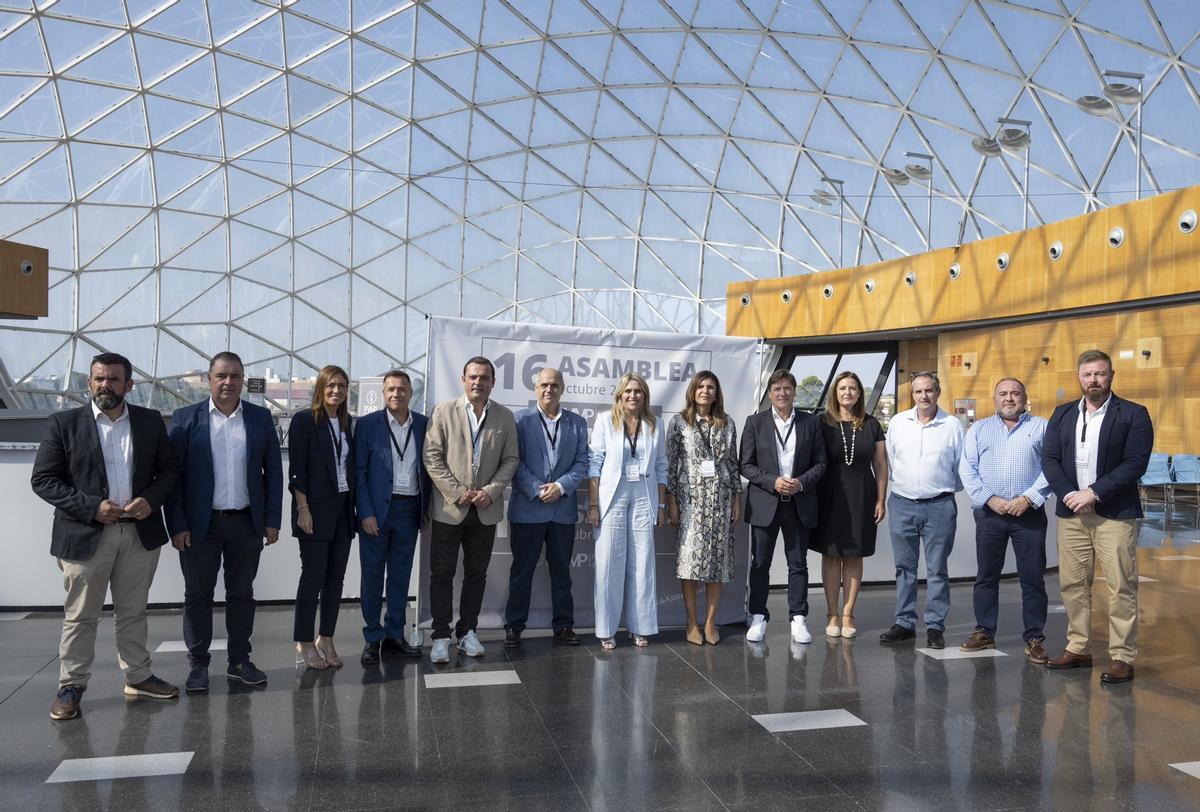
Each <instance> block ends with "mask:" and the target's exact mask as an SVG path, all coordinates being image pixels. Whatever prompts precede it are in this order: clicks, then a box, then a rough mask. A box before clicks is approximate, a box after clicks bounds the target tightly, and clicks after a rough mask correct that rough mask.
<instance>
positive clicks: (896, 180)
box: [882, 166, 908, 186]
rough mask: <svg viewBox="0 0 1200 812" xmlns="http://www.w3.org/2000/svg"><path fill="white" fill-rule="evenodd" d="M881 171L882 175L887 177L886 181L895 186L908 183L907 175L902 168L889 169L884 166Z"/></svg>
mask: <svg viewBox="0 0 1200 812" xmlns="http://www.w3.org/2000/svg"><path fill="white" fill-rule="evenodd" d="M882 171H883V176H884V177H885V178H887V181H888V183H891V184H894V185H896V186H903V185H904V184H906V183H908V175H906V174H905V173H904V172H903V171H902V170H899V169H890V168H888V167H886V166H885V167H883V170H882Z"/></svg>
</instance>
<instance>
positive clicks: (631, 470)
mask: <svg viewBox="0 0 1200 812" xmlns="http://www.w3.org/2000/svg"><path fill="white" fill-rule="evenodd" d="M641 478H642V469H641V468H640V467H639V466H638V464H637V463H636V462H631V463H628V464H626V466H625V481H626V482H637V481H638V480H639V479H641Z"/></svg>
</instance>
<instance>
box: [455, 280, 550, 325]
mask: <svg viewBox="0 0 1200 812" xmlns="http://www.w3.org/2000/svg"><path fill="white" fill-rule="evenodd" d="M511 304H512V302H511V300H509V299H508V298H507V297H499V296H496V295H495V294H494V293H492V292H491V291H490V290H489V289H488V288H486V287H483V286H481V285H476V284H475V283H474V282H472V281H471V280H468V279H464V280H463V282H462V315H463V318H468V319H469V318H476V319H495V318H497V317H498V314H500V313H505V312H507V311H508V308H509V307H510V306H511ZM556 323H557V324H563V323H564V322H561V321H560V322H556Z"/></svg>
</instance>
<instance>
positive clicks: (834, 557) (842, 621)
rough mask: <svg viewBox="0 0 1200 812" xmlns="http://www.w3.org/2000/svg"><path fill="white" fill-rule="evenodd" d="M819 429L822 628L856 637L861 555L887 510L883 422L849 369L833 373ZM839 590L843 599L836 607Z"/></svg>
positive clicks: (870, 548) (814, 546)
mask: <svg viewBox="0 0 1200 812" xmlns="http://www.w3.org/2000/svg"><path fill="white" fill-rule="evenodd" d="M821 432H822V434H823V435H824V439H825V453H826V454H827V455H828V457H829V467H828V469H826V471H825V478H824V479H822V480H821V485H820V488H819V492H818V493H819V498H820V504H821V514H820V520H819V524H818V525H817V529H816V530H815V531H814V532H813V534H812V540H811V542H809V549H811V550H815V551H817V552H819V553H820V554H821V556H822V558H821V584H822V585H823V586H824V587H825V604H826V607H827V608H826V623H825V634H826V635H828V636H829V637H854V636H855V635H856V634H858V630H857V629H855V627H854V605H855V603H856V602H857V601H858V590H859V587H860V586H861V585H862V574H863V559H864V558H866V557H867V556H871V555H874V554H875V529H876V527H877V526H878V524H879V523H880V522H881V521H883V516H884V513H885V507H884V504H885V500H886V497H887V481H888V463H887V451H886V450H885V449H884V434H883V427H882V426H880V425H879V421H878V420H876V419H875V418H874V417H872V416H870V415H868V414H867V413H866V407H865V404H864V402H863V386H862V381H860V380H859V379H858V376H857V375H855V374H854V373H853V372H842V373H840V374H839V375H838V376H837V377H836V378H834V380H833V390H832V397H830V398H829V399H828V401H827V402H826V404H825V414H824V415H822V420H821ZM842 591H844V592H845V596H846V602H845V604H844V605H843V606H842V608H841V609H840V610H839V609H838V597H839V593H840V592H842Z"/></svg>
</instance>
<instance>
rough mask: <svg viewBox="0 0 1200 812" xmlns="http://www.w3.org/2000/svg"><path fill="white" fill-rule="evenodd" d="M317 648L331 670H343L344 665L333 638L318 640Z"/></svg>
mask: <svg viewBox="0 0 1200 812" xmlns="http://www.w3.org/2000/svg"><path fill="white" fill-rule="evenodd" d="M322 642H324V643H325V645H324V646H322V645H321V643H322ZM315 648H316V649H317V653H318V654H320V655H321V657H322V658H323V659H324V660H325V662H327V663H329V667H330V668H341V667H342V666H343V665H344V663H343V662H342V658H341V657H339V656H338V655H337V650H336V649H334V647H333V638H331V637H326V638H324V640H323V641H322V640H318V641H317V643H316V645H315Z"/></svg>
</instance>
